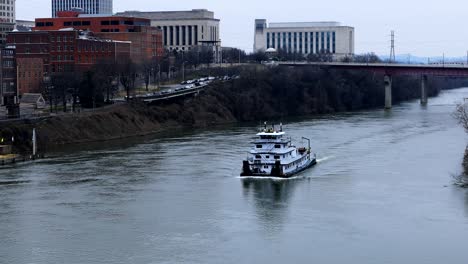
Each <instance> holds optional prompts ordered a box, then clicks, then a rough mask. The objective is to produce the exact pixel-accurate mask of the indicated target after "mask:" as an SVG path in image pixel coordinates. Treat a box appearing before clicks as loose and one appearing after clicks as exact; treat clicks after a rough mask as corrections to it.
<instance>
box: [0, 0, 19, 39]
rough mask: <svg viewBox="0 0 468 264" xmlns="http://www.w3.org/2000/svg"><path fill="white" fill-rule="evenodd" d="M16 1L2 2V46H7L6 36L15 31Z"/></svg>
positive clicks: (0, 16)
mask: <svg viewBox="0 0 468 264" xmlns="http://www.w3.org/2000/svg"><path fill="white" fill-rule="evenodd" d="M15 23H16V0H0V45H4V44H5V40H6V34H7V33H8V32H10V31H13V30H14V29H15Z"/></svg>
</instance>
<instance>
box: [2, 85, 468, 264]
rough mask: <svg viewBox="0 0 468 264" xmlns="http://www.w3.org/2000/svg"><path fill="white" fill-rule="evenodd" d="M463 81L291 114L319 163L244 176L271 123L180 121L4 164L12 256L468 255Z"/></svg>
mask: <svg viewBox="0 0 468 264" xmlns="http://www.w3.org/2000/svg"><path fill="white" fill-rule="evenodd" d="M464 97H468V89H458V90H452V91H447V92H444V93H442V94H441V95H440V96H439V97H437V98H431V99H430V103H429V105H428V106H427V107H421V106H420V105H419V103H418V102H417V101H413V102H408V103H404V104H401V105H398V106H395V108H393V109H392V110H391V111H389V112H385V111H383V110H372V111H363V112H355V113H345V114H339V115H333V116H323V117H321V118H315V119H305V120H304V119H302V120H290V121H289V122H285V130H287V132H289V134H290V135H291V136H292V137H293V140H294V139H296V140H298V141H300V138H301V136H306V137H309V138H312V139H313V140H312V147H313V149H314V150H315V152H317V154H318V158H319V160H320V162H319V164H318V165H317V166H316V167H314V168H312V169H310V170H307V171H305V172H304V173H302V174H301V175H300V176H301V177H299V178H297V179H294V180H283V181H272V180H241V179H240V178H239V177H238V174H239V173H240V168H241V162H242V159H243V158H245V157H246V151H247V150H248V148H249V141H250V140H251V139H252V138H253V136H254V134H255V132H256V129H257V127H256V126H255V125H242V126H234V127H222V128H213V129H211V130H199V131H177V132H174V133H172V134H170V135H164V136H158V137H157V138H144V139H139V140H136V141H133V142H113V143H110V144H106V145H104V146H102V145H101V146H85V147H82V148H79V149H77V148H76V147H75V148H74V149H68V150H63V151H58V152H55V153H52V157H51V158H49V159H45V160H42V161H38V162H35V163H29V164H21V165H17V166H16V167H15V168H7V169H2V170H0V263H21V264H23V263H73V264H74V263H76V264H81V263H340V264H341V263H360V264H362V263H395V264H396V263H430V264H431V263H434V264H440V263H460V264H461V263H463V264H464V263H466V261H467V260H466V259H467V257H466V244H467V242H468V192H467V191H465V190H462V189H459V188H457V187H455V186H453V184H452V183H453V180H452V176H453V175H457V174H459V173H460V172H461V165H460V164H461V160H462V155H463V152H464V148H465V145H466V136H465V134H464V132H463V130H462V129H461V128H460V127H459V126H458V125H457V124H456V122H455V121H454V120H453V119H452V118H451V116H450V114H451V112H452V111H453V110H454V103H455V102H457V101H458V102H460V101H461V100H462V99H463V98H464Z"/></svg>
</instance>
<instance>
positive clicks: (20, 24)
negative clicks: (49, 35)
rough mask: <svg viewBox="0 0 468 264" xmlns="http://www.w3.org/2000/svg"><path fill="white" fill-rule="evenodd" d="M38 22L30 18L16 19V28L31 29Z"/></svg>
mask: <svg viewBox="0 0 468 264" xmlns="http://www.w3.org/2000/svg"><path fill="white" fill-rule="evenodd" d="M35 25H36V23H35V22H34V21H30V20H16V26H15V28H16V30H18V31H31V30H32V28H33V27H35Z"/></svg>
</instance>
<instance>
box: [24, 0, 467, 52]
mask: <svg viewBox="0 0 468 264" xmlns="http://www.w3.org/2000/svg"><path fill="white" fill-rule="evenodd" d="M417 2H419V3H417ZM417 2H416V3H413V2H407V1H403V0H395V1H394V2H393V3H392V4H391V5H389V6H385V7H384V6H381V5H376V4H375V2H373V1H370V0H357V1H354V2H353V3H349V2H346V1H338V2H337V3H336V4H334V5H330V4H329V3H327V2H323V3H314V4H313V5H312V4H311V3H310V2H308V1H303V0H294V1H290V2H289V5H278V4H277V3H274V4H272V3H271V1H264V0H259V1H255V2H247V1H244V0H240V1H238V3H237V4H236V5H230V6H227V5H226V3H224V2H219V1H214V0H204V1H196V2H195V1H194V2H189V3H186V2H174V3H165V4H164V5H158V3H154V2H152V1H148V0H134V1H132V2H131V3H128V1H123V0H114V12H120V11H126V10H140V11H168V10H190V9H193V8H206V9H208V10H211V11H213V12H215V16H216V17H217V18H220V19H221V26H220V30H221V33H220V35H221V39H222V41H223V46H231V47H238V48H241V49H244V50H247V51H252V47H253V36H254V20H255V19H257V18H264V19H267V20H268V21H269V22H309V21H310V22H313V21H339V22H341V23H344V24H347V25H350V26H353V27H354V28H355V29H356V53H358V54H359V53H365V52H375V53H376V54H378V55H383V56H385V55H388V54H389V53H390V31H391V30H395V33H396V53H397V54H412V55H414V56H423V57H424V56H428V57H429V56H430V57H438V56H442V54H445V55H446V56H454V57H455V56H456V57H461V56H465V55H466V51H467V50H468V45H467V44H466V43H468V36H463V35H462V34H460V33H459V32H458V30H457V29H458V28H459V27H456V26H453V27H449V26H448V25H456V24H458V23H459V22H458V21H460V19H461V18H462V17H463V15H464V14H463V12H464V11H463V10H464V7H465V6H466V5H467V4H466V3H464V2H462V1H461V0H448V1H446V2H445V3H444V4H440V3H434V2H429V3H428V2H424V3H422V1H417ZM149 3H151V4H149ZM242 3H245V5H242ZM422 4H423V5H424V6H422ZM50 13H51V6H50V1H48V4H46V5H44V0H28V1H26V0H18V1H17V18H18V19H34V18H38V17H49V16H50ZM291 14H293V15H291ZM438 17H443V20H441V19H438Z"/></svg>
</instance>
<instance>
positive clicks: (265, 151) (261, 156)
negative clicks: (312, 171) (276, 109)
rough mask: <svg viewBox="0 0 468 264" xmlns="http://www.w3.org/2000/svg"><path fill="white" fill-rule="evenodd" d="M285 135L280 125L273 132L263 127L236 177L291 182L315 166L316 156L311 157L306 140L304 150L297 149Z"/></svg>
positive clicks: (273, 128) (272, 129)
mask: <svg viewBox="0 0 468 264" xmlns="http://www.w3.org/2000/svg"><path fill="white" fill-rule="evenodd" d="M285 135H286V133H285V132H283V126H282V125H280V129H279V130H275V127H274V126H272V127H271V128H269V129H267V125H266V124H265V128H264V129H263V131H262V132H260V133H258V134H257V138H256V140H255V141H254V142H253V147H252V149H251V150H250V152H249V153H248V157H247V160H244V162H243V166H242V173H241V175H240V176H241V177H278V178H291V177H293V176H294V174H297V173H299V172H301V171H303V170H306V169H308V168H310V167H312V166H314V165H315V164H317V158H316V155H315V154H312V153H311V149H310V139H308V138H304V137H303V139H305V140H307V141H308V142H309V144H308V147H299V148H297V147H295V146H293V145H291V138H287V137H285Z"/></svg>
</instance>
